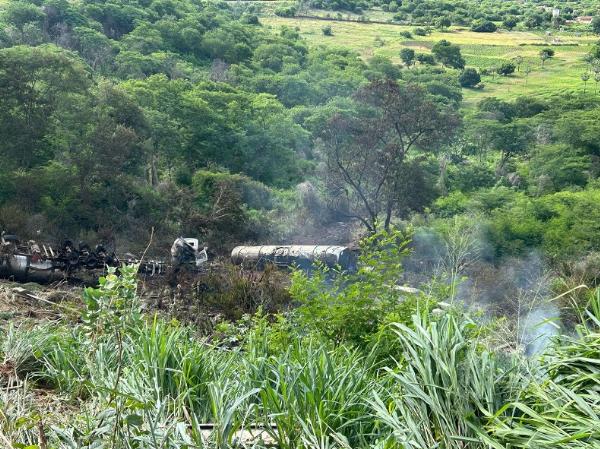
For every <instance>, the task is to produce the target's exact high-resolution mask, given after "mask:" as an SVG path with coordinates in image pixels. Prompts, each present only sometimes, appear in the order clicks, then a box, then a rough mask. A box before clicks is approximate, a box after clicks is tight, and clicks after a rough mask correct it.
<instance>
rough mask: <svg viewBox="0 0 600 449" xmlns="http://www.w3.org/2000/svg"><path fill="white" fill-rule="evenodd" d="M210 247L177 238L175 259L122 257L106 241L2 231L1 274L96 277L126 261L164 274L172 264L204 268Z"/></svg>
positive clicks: (27, 278) (39, 278) (26, 278)
mask: <svg viewBox="0 0 600 449" xmlns="http://www.w3.org/2000/svg"><path fill="white" fill-rule="evenodd" d="M207 260H208V256H207V253H206V248H200V245H199V242H198V239H192V238H183V237H179V238H177V239H176V240H175V241H174V242H173V245H172V247H171V260H170V262H167V261H165V260H162V259H145V260H140V259H139V258H138V257H136V256H135V255H133V254H125V255H124V256H123V257H121V258H119V257H117V255H116V254H115V253H114V252H110V251H108V250H107V249H106V248H105V247H104V246H103V245H96V246H95V248H94V249H92V248H91V247H90V246H89V245H88V244H86V243H84V242H80V243H79V244H78V245H75V244H74V243H73V241H71V240H65V241H64V242H63V243H62V245H60V246H57V247H52V246H51V245H46V244H39V243H37V242H35V241H33V240H29V241H27V242H21V241H20V240H19V239H18V238H17V237H16V236H14V235H6V234H4V233H2V234H1V235H0V278H4V279H13V280H15V281H19V282H38V283H50V282H56V281H60V280H64V279H71V280H82V281H85V280H87V279H88V278H91V279H95V278H97V277H98V276H101V275H103V274H105V273H106V269H107V268H108V267H115V268H118V267H120V266H121V265H122V264H128V265H130V264H139V272H140V273H141V274H144V275H150V276H154V275H162V274H165V273H166V272H167V270H168V269H169V268H170V267H176V268H179V267H182V266H190V267H193V268H194V269H198V268H200V267H201V266H202V265H203V264H204V263H205V262H207Z"/></svg>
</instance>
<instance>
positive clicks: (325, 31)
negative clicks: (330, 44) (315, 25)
mask: <svg viewBox="0 0 600 449" xmlns="http://www.w3.org/2000/svg"><path fill="white" fill-rule="evenodd" d="M321 31H322V32H323V36H333V30H332V28H331V25H325V26H324V27H323V28H321Z"/></svg>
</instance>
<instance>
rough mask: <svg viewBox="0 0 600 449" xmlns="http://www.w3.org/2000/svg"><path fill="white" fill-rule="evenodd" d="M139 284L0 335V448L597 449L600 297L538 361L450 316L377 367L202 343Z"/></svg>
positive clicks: (293, 349)
mask: <svg viewBox="0 0 600 449" xmlns="http://www.w3.org/2000/svg"><path fill="white" fill-rule="evenodd" d="M134 275H135V273H134V272H131V273H130V272H128V271H127V270H125V271H124V275H123V279H121V280H119V278H116V277H110V278H109V280H108V282H107V283H105V284H103V287H101V288H100V289H99V291H95V292H89V293H90V294H91V296H90V297H91V298H92V299H93V301H92V302H91V303H89V305H88V307H90V306H91V309H92V310H91V312H93V313H89V311H88V312H87V313H86V314H85V317H86V318H85V319H84V320H82V321H80V322H78V323H71V325H70V326H66V325H65V324H64V323H47V324H45V325H42V326H39V327H30V328H22V329H21V328H17V327H12V328H9V329H8V330H7V331H6V332H5V333H4V334H2V335H1V336H0V348H1V352H0V360H3V363H5V364H6V363H10V364H11V366H14V367H15V368H16V369H15V370H14V375H13V379H12V380H11V382H13V384H12V385H7V384H6V382H5V384H4V385H2V388H1V389H0V441H1V443H0V445H7V443H6V442H7V441H9V442H10V444H11V445H13V447H26V446H29V447H31V449H35V445H37V441H38V438H39V437H40V433H43V434H44V435H45V436H46V438H47V439H48V442H49V443H48V444H49V446H48V447H52V448H61V449H62V448H93V447H94V448H95V447H110V448H127V449H129V448H165V449H170V448H173V449H174V448H203V447H210V448H232V447H264V446H265V445H266V444H267V442H266V441H265V440H269V441H270V443H269V444H273V445H275V446H276V447H278V448H283V449H287V448H289V449H291V448H307V449H308V448H311V449H312V448H398V449H409V448H410V449H430V448H444V449H465V448H472V449H488V448H505V447H514V448H533V447H540V448H550V447H567V448H577V449H588V448H597V447H599V445H600V435H599V431H600V430H599V427H598V422H599V420H598V418H599V412H600V410H599V407H600V396H599V394H600V380H599V379H600V375H599V373H600V362H599V360H600V336H599V334H598V312H599V311H600V300H599V299H598V297H596V298H595V301H594V302H593V303H592V304H590V307H589V308H588V312H587V313H586V315H585V316H584V319H583V322H584V323H585V324H582V325H581V326H580V327H579V328H578V331H579V335H577V336H573V337H561V339H559V340H557V341H556V342H555V344H554V346H552V348H550V349H549V351H548V352H547V353H546V354H545V355H544V356H543V357H542V358H540V359H539V360H532V361H525V360H524V359H522V358H520V357H517V356H514V355H512V354H505V353H499V352H496V351H494V350H492V349H490V348H487V347H486V345H485V344H484V340H483V339H480V338H479V335H480V333H481V332H480V329H479V328H478V327H477V325H476V323H475V322H474V321H472V320H471V319H470V318H469V317H468V316H467V315H465V314H464V313H463V312H462V311H459V310H456V309H448V310H446V311H444V312H443V313H440V314H431V313H429V312H428V311H421V313H418V314H416V315H415V316H414V317H413V321H412V323H410V324H392V325H389V329H388V330H389V332H390V334H391V336H393V338H395V339H396V340H397V341H396V344H394V345H391V346H390V348H392V349H390V351H392V352H391V353H390V355H389V357H386V358H384V359H382V358H381V357H379V356H378V354H377V350H378V348H374V349H373V348H371V349H369V350H366V349H365V348H361V347H357V348H354V347H351V346H350V345H348V344H345V343H344V344H341V343H335V342H332V341H331V340H328V339H326V338H320V337H319V335H318V334H314V333H313V334H307V333H306V332H307V330H306V329H303V328H301V327H297V326H293V325H289V326H280V325H273V326H272V327H269V326H268V325H266V321H264V320H262V321H261V320H258V321H257V322H256V323H257V324H256V323H255V327H254V328H252V329H251V330H250V331H249V334H248V335H247V336H246V338H245V339H244V341H243V342H242V344H241V345H240V346H237V347H235V348H228V347H222V346H216V345H214V344H212V343H211V342H209V341H204V340H198V339H197V338H196V337H195V336H194V334H193V333H192V331H191V330H190V329H188V328H187V327H185V326H182V325H180V324H178V323H173V322H167V321H165V320H163V319H160V318H158V317H151V318H149V317H144V316H142V315H140V314H139V313H138V307H137V306H136V304H135V301H138V299H137V297H136V295H135V292H134V290H132V289H134V288H135V283H134V282H132V279H131V278H128V276H130V277H131V276H134ZM123 298H127V300H128V301H133V302H134V303H133V304H131V303H128V304H125V303H124V301H122V299H123ZM88 299H89V298H88ZM285 333H287V334H286V335H284V336H282V334H285ZM284 343H285V344H284ZM390 360H391V361H392V362H390ZM40 387H43V388H44V389H45V390H44V391H45V392H46V393H45V397H46V398H49V397H51V398H53V400H52V401H47V403H46V404H45V405H43V404H41V403H40V401H39V399H40V398H39V392H40V391H41V390H40ZM59 403H60V404H62V405H61V406H60V407H63V408H64V410H63V409H61V408H60V407H59V406H58V405H57V404H59ZM243 431H248V432H250V433H252V434H254V435H259V437H256V438H249V437H248V435H249V433H244V432H243Z"/></svg>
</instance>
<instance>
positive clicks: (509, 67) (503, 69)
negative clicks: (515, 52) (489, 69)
mask: <svg viewBox="0 0 600 449" xmlns="http://www.w3.org/2000/svg"><path fill="white" fill-rule="evenodd" d="M514 71H515V65H514V64H513V63H512V62H503V63H502V65H501V66H500V67H498V69H497V72H498V75H502V76H508V75H510V74H512V73H514Z"/></svg>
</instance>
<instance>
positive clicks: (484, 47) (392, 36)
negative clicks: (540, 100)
mask: <svg viewBox="0 0 600 449" xmlns="http://www.w3.org/2000/svg"><path fill="white" fill-rule="evenodd" d="M311 13H312V12H311ZM321 13H322V12H321ZM331 16H332V17H334V16H335V13H334V14H332V15H331ZM261 21H262V23H263V24H264V25H265V26H270V27H273V28H279V27H280V26H282V25H287V26H290V27H297V28H298V29H299V30H300V34H301V35H302V36H303V37H304V38H305V39H306V40H307V41H308V43H309V45H331V46H342V47H349V48H352V49H353V50H355V51H357V52H358V53H359V54H360V55H361V56H362V57H363V58H364V59H365V60H368V59H369V58H370V57H372V56H373V55H383V56H387V57H390V58H391V59H392V60H393V61H395V62H397V63H400V58H399V52H400V49H401V48H402V47H411V48H414V49H415V50H416V51H417V52H430V49H431V46H432V45H433V44H434V43H435V42H436V41H439V40H440V39H447V40H448V41H450V42H452V43H455V44H459V45H460V46H461V49H462V53H463V56H464V57H465V59H466V61H467V65H468V66H472V67H476V68H491V67H494V66H498V65H499V64H501V63H502V62H503V61H506V60H510V59H511V58H514V57H515V56H522V57H523V58H524V61H525V62H524V64H523V67H524V66H529V67H530V68H531V72H530V74H529V76H528V77H526V76H525V74H524V73H523V70H521V72H519V73H515V74H514V75H512V76H509V77H500V76H494V77H492V76H485V77H483V80H482V82H483V83H484V85H485V87H484V89H481V90H465V91H464V95H465V100H466V104H467V106H469V105H472V104H474V103H476V102H478V101H479V100H480V99H482V98H484V97H486V96H497V97H502V98H515V97H518V96H521V95H525V94H527V95H541V96H547V97H548V96H552V95H553V94H557V93H561V92H567V91H582V90H583V89H584V85H583V82H582V81H581V74H582V73H583V72H584V71H585V70H586V64H585V63H584V61H583V57H584V55H585V54H586V53H588V52H589V50H590V46H591V45H592V44H593V43H594V42H595V41H596V40H597V38H596V37H594V36H591V35H587V36H586V35H583V36H579V35H576V34H574V33H566V32H563V33H556V34H554V35H552V36H549V35H545V34H544V33H536V32H523V31H512V32H508V31H498V32H496V33H475V32H472V31H469V30H466V29H458V28H457V29H452V30H448V31H447V32H441V31H434V32H433V33H432V34H431V35H429V36H414V35H413V37H412V38H410V39H407V38H405V37H402V36H400V32H401V31H412V30H413V28H414V27H413V26H400V25H393V24H378V23H361V22H348V21H336V20H332V21H324V20H319V19H303V18H281V17H276V16H268V17H262V18H261ZM324 25H331V27H332V29H333V36H324V35H323V33H322V31H321V28H322V27H323V26H324ZM544 46H551V47H553V48H554V50H555V52H556V55H555V57H554V58H553V59H551V60H548V61H546V63H545V67H544V68H542V67H541V61H540V59H539V57H538V54H539V51H540V49H541V48H543V47H544ZM595 87H596V86H595V82H594V81H593V78H592V80H591V81H589V82H588V85H587V91H588V92H590V94H594V92H595Z"/></svg>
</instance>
